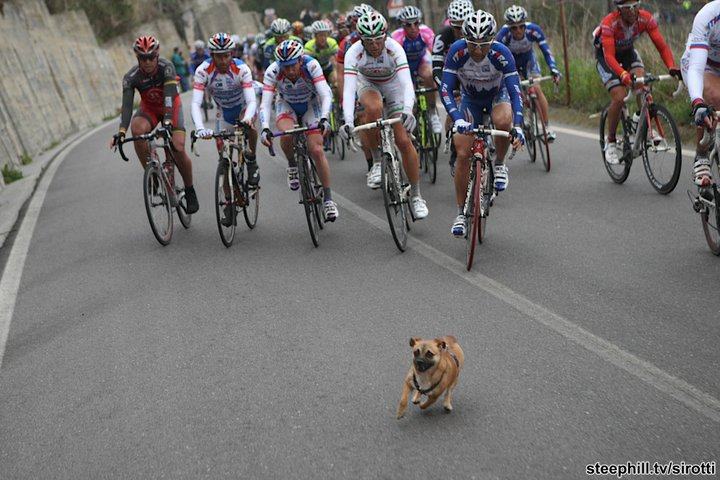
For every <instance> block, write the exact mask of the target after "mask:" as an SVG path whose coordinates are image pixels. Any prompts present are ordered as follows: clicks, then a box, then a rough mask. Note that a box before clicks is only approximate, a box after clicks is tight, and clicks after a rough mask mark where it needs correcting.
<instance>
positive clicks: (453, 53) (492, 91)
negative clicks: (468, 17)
mask: <svg viewBox="0 0 720 480" xmlns="http://www.w3.org/2000/svg"><path fill="white" fill-rule="evenodd" d="M458 81H459V82H460V87H461V91H462V96H463V102H466V101H468V102H472V103H478V104H480V103H492V101H493V99H494V98H495V96H496V95H497V94H498V93H499V92H500V90H501V89H502V88H503V87H505V88H506V89H507V91H508V94H509V96H510V103H511V104H512V109H513V122H514V124H515V125H522V101H521V97H520V77H519V76H518V72H517V70H516V68H515V60H514V59H513V55H512V52H510V50H509V49H508V48H507V47H506V46H505V45H503V44H502V43H498V42H493V43H492V45H491V46H490V51H489V52H488V54H487V55H486V56H485V58H483V59H482V60H480V61H479V62H478V61H475V60H473V59H472V58H471V57H470V52H469V51H468V48H467V42H466V41H465V39H460V40H457V41H456V42H455V43H453V44H452V46H451V47H450V50H449V51H448V54H447V57H446V59H445V68H443V78H442V85H441V86H440V95H441V98H442V102H443V105H445V109H446V110H447V112H448V115H450V117H452V119H453V121H456V120H459V119H461V118H462V114H461V113H460V111H459V110H458V107H457V104H456V103H455V97H454V95H453V90H454V89H455V86H456V85H457V82H458Z"/></svg>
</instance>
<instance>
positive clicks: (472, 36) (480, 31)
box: [462, 10, 497, 42]
mask: <svg viewBox="0 0 720 480" xmlns="http://www.w3.org/2000/svg"><path fill="white" fill-rule="evenodd" d="M462 32H463V35H464V36H465V38H466V39H468V40H470V41H475V42H488V41H490V40H492V39H493V38H494V37H495V34H496V33H497V24H496V23H495V18H494V17H493V16H492V15H490V14H489V13H487V12H485V11H483V10H478V11H477V12H475V13H473V14H472V15H470V16H469V17H467V18H466V19H465V21H464V22H463V25H462Z"/></svg>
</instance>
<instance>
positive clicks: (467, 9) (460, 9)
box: [447, 0, 475, 26]
mask: <svg viewBox="0 0 720 480" xmlns="http://www.w3.org/2000/svg"><path fill="white" fill-rule="evenodd" d="M473 13H475V7H474V6H473V4H472V2H470V1H469V0H453V1H452V2H450V5H448V8H447V18H448V20H450V23H451V24H459V23H462V22H464V21H465V19H466V18H467V17H469V16H470V15H472V14H473ZM456 26H457V25H456Z"/></svg>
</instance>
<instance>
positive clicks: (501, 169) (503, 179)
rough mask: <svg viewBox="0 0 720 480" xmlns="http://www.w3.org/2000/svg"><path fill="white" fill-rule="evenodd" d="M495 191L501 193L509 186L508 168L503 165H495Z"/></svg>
mask: <svg viewBox="0 0 720 480" xmlns="http://www.w3.org/2000/svg"><path fill="white" fill-rule="evenodd" d="M494 173H495V190H497V191H498V192H503V191H505V189H506V188H507V187H508V185H509V184H510V176H509V175H508V168H507V166H505V165H495V170H494Z"/></svg>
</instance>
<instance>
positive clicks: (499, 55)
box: [494, 52, 508, 67]
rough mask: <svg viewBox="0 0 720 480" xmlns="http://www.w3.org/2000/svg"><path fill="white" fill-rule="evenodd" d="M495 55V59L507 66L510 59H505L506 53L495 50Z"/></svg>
mask: <svg viewBox="0 0 720 480" xmlns="http://www.w3.org/2000/svg"><path fill="white" fill-rule="evenodd" d="M494 57H495V60H497V61H498V62H500V65H502V66H503V67H507V66H508V61H507V60H506V59H505V55H503V54H502V53H500V52H495V55H494Z"/></svg>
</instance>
